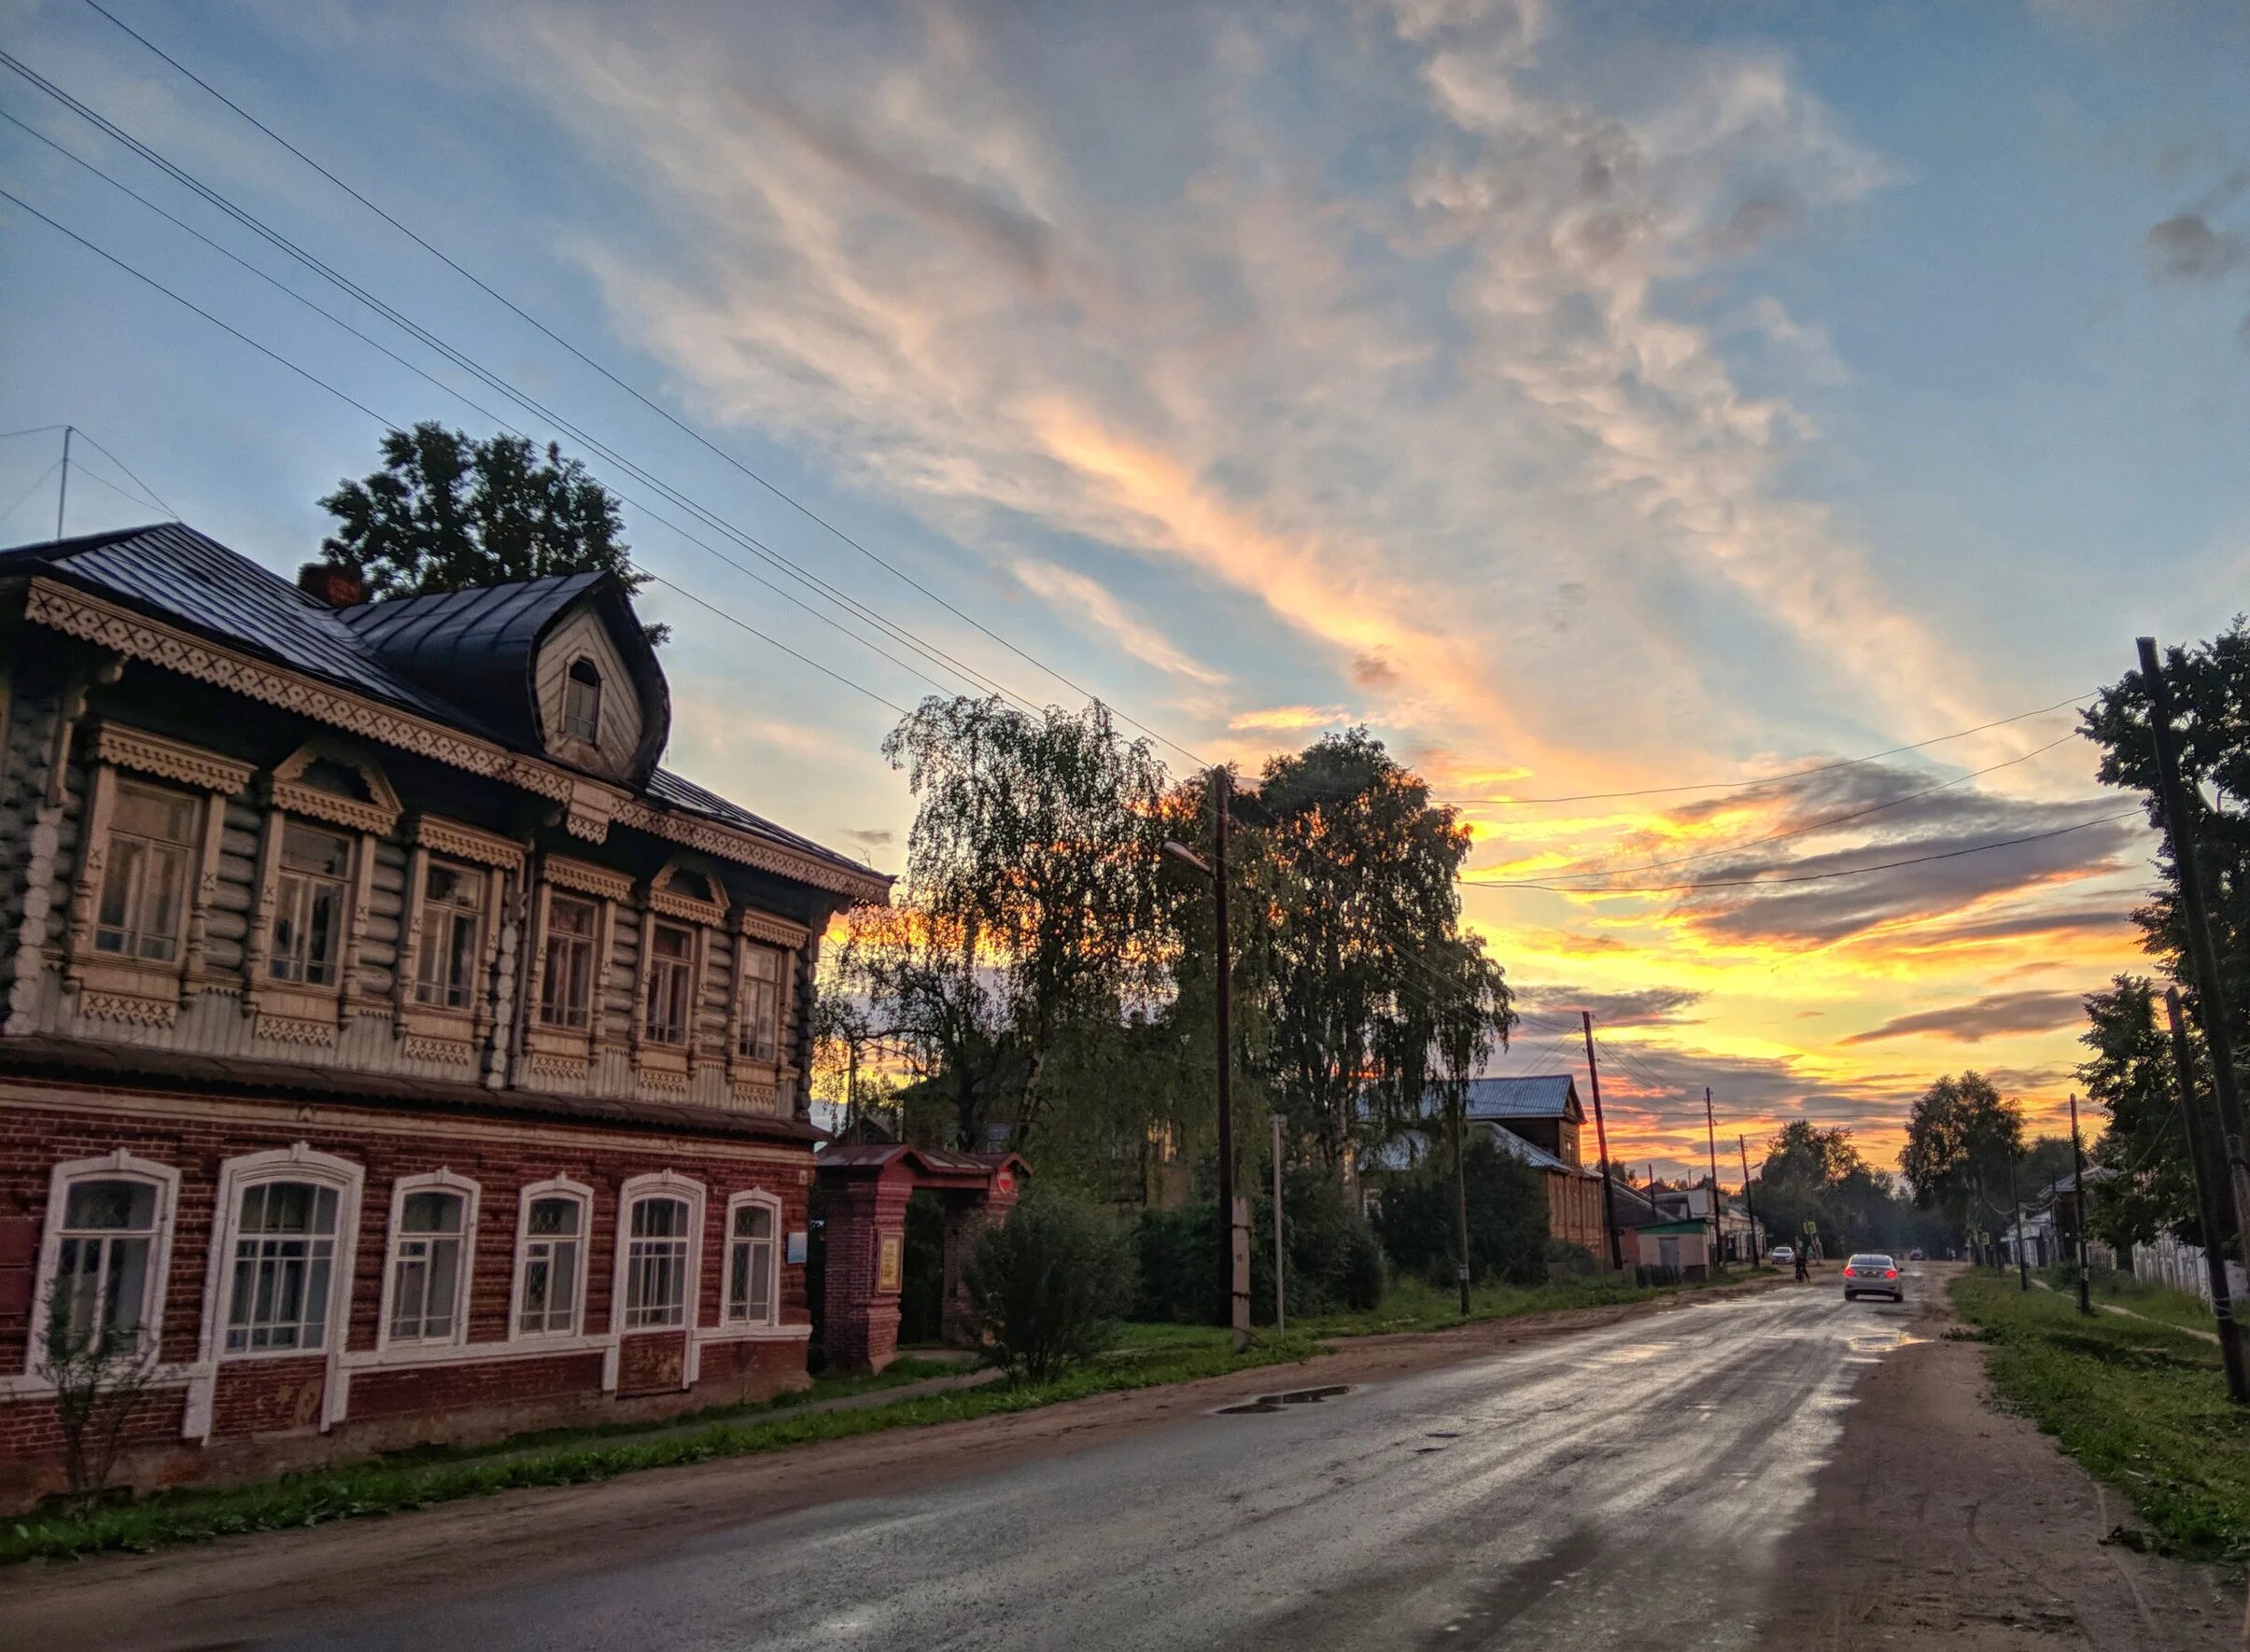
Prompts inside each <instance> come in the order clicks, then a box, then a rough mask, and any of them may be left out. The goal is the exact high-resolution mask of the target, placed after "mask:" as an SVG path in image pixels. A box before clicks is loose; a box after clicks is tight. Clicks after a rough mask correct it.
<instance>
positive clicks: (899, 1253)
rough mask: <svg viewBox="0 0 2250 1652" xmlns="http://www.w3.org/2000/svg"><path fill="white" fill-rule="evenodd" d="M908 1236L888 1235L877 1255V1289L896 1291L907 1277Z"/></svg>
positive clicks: (881, 1242)
mask: <svg viewBox="0 0 2250 1652" xmlns="http://www.w3.org/2000/svg"><path fill="white" fill-rule="evenodd" d="M906 1255H907V1236H906V1235H905V1234H903V1233H886V1234H884V1235H883V1236H882V1239H881V1240H880V1241H879V1244H878V1246H877V1249H876V1253H875V1288H876V1289H877V1290H879V1291H895V1290H897V1289H898V1288H899V1286H900V1284H901V1283H902V1281H904V1279H905V1276H906Z"/></svg>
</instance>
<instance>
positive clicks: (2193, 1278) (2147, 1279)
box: [2132, 1235, 2246, 1302]
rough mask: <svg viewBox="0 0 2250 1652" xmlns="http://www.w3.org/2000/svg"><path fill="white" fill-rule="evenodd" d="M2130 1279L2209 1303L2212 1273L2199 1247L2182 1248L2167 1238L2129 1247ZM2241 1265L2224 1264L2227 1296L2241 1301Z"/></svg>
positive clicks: (2243, 1284)
mask: <svg viewBox="0 0 2250 1652" xmlns="http://www.w3.org/2000/svg"><path fill="white" fill-rule="evenodd" d="M2132 1276H2133V1278H2135V1279H2137V1280H2139V1281H2142V1282H2143V1283H2145V1284H2152V1285H2170V1286H2171V1287H2172V1288H2173V1290H2175V1291H2186V1292H2187V1293H2188V1294H2189V1295H2196V1296H2201V1298H2202V1299H2203V1300H2204V1301H2206V1302H2208V1301H2210V1300H2211V1271H2210V1269H2209V1268H2208V1267H2206V1266H2205V1265H2204V1261H2203V1252H2202V1249H2201V1246H2198V1245H2184V1244H2182V1243H2181V1242H2180V1241H2179V1240H2178V1239H2173V1238H2172V1237H2171V1236H2170V1235H2166V1236H2165V1237H2164V1238H2162V1239H2152V1240H2150V1241H2149V1242H2148V1243H2147V1244H2145V1245H2135V1246H2134V1247H2133V1248H2132ZM2245 1282H2246V1281H2245V1280H2244V1277H2243V1267H2242V1264H2241V1263H2239V1262H2229V1263H2228V1264H2227V1290H2228V1293H2229V1295H2231V1296H2232V1297H2233V1298H2234V1300H2235V1301H2237V1302H2240V1301H2241V1300H2242V1299H2243V1289H2244V1286H2245Z"/></svg>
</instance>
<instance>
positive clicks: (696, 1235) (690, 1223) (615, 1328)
mask: <svg viewBox="0 0 2250 1652" xmlns="http://www.w3.org/2000/svg"><path fill="white" fill-rule="evenodd" d="M654 1197H663V1198H677V1199H684V1200H686V1201H687V1288H686V1300H685V1302H684V1303H683V1304H682V1307H683V1309H684V1313H683V1315H682V1319H681V1322H680V1323H679V1324H677V1325H628V1324H626V1323H625V1295H626V1265H627V1261H628V1259H629V1257H630V1256H631V1253H632V1246H633V1207H634V1206H635V1205H636V1204H638V1203H640V1200H642V1199H644V1198H654ZM705 1202H706V1200H705V1194H704V1189H703V1183H700V1182H697V1181H696V1180H695V1178H693V1177H692V1176H682V1175H681V1174H680V1173H679V1172H678V1171H677V1170H655V1171H652V1172H650V1173H649V1174H647V1175H643V1176H630V1177H627V1178H626V1183H625V1185H624V1186H622V1187H620V1188H619V1189H618V1190H617V1242H616V1257H615V1261H614V1265H613V1268H612V1274H611V1279H610V1334H611V1335H612V1337H663V1336H669V1335H671V1334H672V1333H673V1332H675V1331H685V1332H687V1333H688V1336H689V1340H690V1344H691V1346H692V1344H693V1341H694V1334H695V1332H696V1329H697V1327H698V1326H699V1325H700V1324H701V1323H702V1307H703V1219H704V1207H705Z"/></svg>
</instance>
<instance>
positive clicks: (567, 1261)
mask: <svg viewBox="0 0 2250 1652" xmlns="http://www.w3.org/2000/svg"><path fill="white" fill-rule="evenodd" d="M582 1225H583V1211H582V1209H581V1206H580V1203H579V1201H578V1200H577V1199H575V1198H573V1197H570V1196H569V1195H567V1194H562V1195H555V1196H554V1197H546V1198H535V1199H533V1200H532V1201H531V1208H530V1209H529V1210H528V1211H526V1212H525V1216H524V1258H523V1269H524V1275H523V1281H522V1284H521V1288H520V1289H519V1290H518V1292H517V1294H516V1319H515V1328H516V1330H517V1331H518V1332H519V1333H521V1334H523V1335H525V1336H531V1337H538V1336H543V1335H546V1334H548V1333H550V1332H558V1331H559V1332H566V1333H567V1332H571V1331H575V1330H577V1329H578V1260H579V1249H578V1247H579V1245H580V1243H581V1242H582V1236H581V1235H580V1232H579V1229H580V1227H581V1226H582Z"/></svg>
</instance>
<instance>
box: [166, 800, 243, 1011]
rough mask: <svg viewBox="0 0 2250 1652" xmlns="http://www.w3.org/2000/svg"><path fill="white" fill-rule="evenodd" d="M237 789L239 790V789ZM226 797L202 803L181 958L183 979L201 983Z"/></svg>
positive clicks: (207, 953)
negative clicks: (201, 824) (200, 843)
mask: <svg viewBox="0 0 2250 1652" xmlns="http://www.w3.org/2000/svg"><path fill="white" fill-rule="evenodd" d="M238 790H239V789H238ZM226 834H227V795H226V794H222V793H220V792H218V791H214V792H212V793H211V794H210V796H209V797H207V798H205V799H204V841H203V852H202V853H201V854H200V855H198V856H197V857H196V866H195V894H194V901H195V903H194V906H193V908H192V909H191V910H190V912H189V914H188V945H187V946H186V948H185V949H184V952H183V955H182V957H181V959H180V963H181V967H182V969H183V971H184V973H185V976H186V979H188V980H189V981H190V982H193V981H199V980H202V979H203V978H204V974H205V973H206V970H207V966H208V959H209V956H210V951H211V909H212V907H213V906H214V905H215V904H216V903H217V902H218V862H219V859H220V856H221V855H222V853H223V852H224V850H225V846H226Z"/></svg>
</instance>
